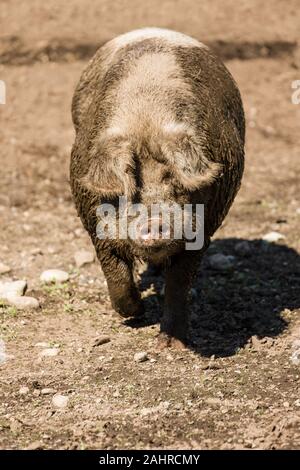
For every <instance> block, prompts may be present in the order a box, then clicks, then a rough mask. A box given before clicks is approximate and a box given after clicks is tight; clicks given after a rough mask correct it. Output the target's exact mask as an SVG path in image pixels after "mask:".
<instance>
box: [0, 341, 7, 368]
mask: <svg viewBox="0 0 300 470" xmlns="http://www.w3.org/2000/svg"><path fill="white" fill-rule="evenodd" d="M7 358H8V356H7V354H6V352H5V344H4V342H3V341H2V339H1V338H0V365H1V364H3V363H4V362H6V360H7Z"/></svg>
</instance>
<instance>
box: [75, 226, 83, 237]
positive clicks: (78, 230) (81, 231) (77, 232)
mask: <svg viewBox="0 0 300 470" xmlns="http://www.w3.org/2000/svg"><path fill="white" fill-rule="evenodd" d="M83 233H84V232H83V230H82V228H76V229H75V230H74V235H75V236H76V237H78V238H79V237H81V236H82V235H83Z"/></svg>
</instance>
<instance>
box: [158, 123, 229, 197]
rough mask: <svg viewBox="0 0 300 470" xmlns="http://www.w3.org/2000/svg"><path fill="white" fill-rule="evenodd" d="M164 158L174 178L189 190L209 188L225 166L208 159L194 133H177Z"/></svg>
mask: <svg viewBox="0 0 300 470" xmlns="http://www.w3.org/2000/svg"><path fill="white" fill-rule="evenodd" d="M164 156H165V158H166V160H167V161H168V163H169V164H170V167H171V171H172V173H173V175H174V177H175V178H176V179H177V180H178V182H179V183H180V184H181V185H182V186H183V187H184V188H185V189H188V190H196V189H200V188H201V187H204V186H208V185H210V184H211V183H212V182H213V181H214V180H216V179H217V178H218V177H219V176H220V175H221V174H222V168H223V166H222V165H221V164H220V163H216V162H213V161H211V160H210V159H208V158H207V157H206V155H205V154H204V152H203V150H202V147H201V143H200V142H198V141H197V139H196V138H195V136H194V135H193V134H192V132H183V131H182V132H179V133H178V134H177V135H176V133H175V135H173V138H172V139H171V140H169V143H168V146H167V148H166V149H165V151H164Z"/></svg>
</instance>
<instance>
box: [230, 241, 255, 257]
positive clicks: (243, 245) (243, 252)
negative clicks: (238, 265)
mask: <svg viewBox="0 0 300 470" xmlns="http://www.w3.org/2000/svg"><path fill="white" fill-rule="evenodd" d="M234 251H235V252H236V254H237V255H240V256H248V255H249V254H250V253H251V247H250V243H249V242H247V241H246V240H245V241H242V242H238V243H237V244H236V245H235V247H234Z"/></svg>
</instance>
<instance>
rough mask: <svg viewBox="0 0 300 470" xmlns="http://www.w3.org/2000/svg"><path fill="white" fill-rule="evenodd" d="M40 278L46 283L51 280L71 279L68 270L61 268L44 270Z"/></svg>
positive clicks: (64, 280)
mask: <svg viewBox="0 0 300 470" xmlns="http://www.w3.org/2000/svg"><path fill="white" fill-rule="evenodd" d="M40 280H41V281H42V282H45V283H51V282H66V281H68V280H69V274H68V273H67V272H66V271H61V270H60V269H48V270H47V271H44V272H42V274H41V276H40Z"/></svg>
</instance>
